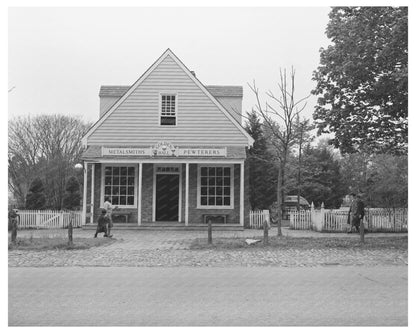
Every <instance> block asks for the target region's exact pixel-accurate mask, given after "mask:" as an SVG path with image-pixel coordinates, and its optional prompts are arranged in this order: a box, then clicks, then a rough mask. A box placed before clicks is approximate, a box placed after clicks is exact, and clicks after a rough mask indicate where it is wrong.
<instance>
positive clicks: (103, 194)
mask: <svg viewBox="0 0 416 333" xmlns="http://www.w3.org/2000/svg"><path fill="white" fill-rule="evenodd" d="M101 167H102V170H101V198H100V207H103V206H104V197H105V196H106V195H105V168H106V167H112V168H114V167H134V204H133V205H115V204H114V203H112V204H113V205H114V206H118V207H119V208H132V209H133V208H137V200H138V199H137V195H138V193H137V180H138V177H139V175H138V166H137V164H128V163H103V164H101Z"/></svg>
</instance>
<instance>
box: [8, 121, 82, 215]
mask: <svg viewBox="0 0 416 333" xmlns="http://www.w3.org/2000/svg"><path fill="white" fill-rule="evenodd" d="M88 127H89V124H85V123H84V122H82V121H81V120H80V119H79V118H74V117H69V116H63V115H40V116H36V117H30V116H28V117H18V118H15V119H12V120H10V121H9V142H8V148H9V151H8V164H9V180H8V183H9V189H10V190H11V191H12V193H13V194H14V195H15V197H16V199H17V201H18V203H19V206H24V200H25V199H24V198H25V197H26V194H27V192H28V188H29V185H30V183H31V182H32V180H33V179H35V178H37V177H39V178H41V179H42V181H43V183H44V186H45V194H46V200H47V206H48V207H49V208H55V209H60V208H61V205H62V199H63V196H64V193H65V183H66V180H67V178H68V177H69V176H71V175H72V174H73V166H74V164H75V163H76V162H77V161H78V159H79V156H80V154H81V150H82V147H81V138H82V136H83V134H84V132H85V131H86V130H87V128H88Z"/></svg>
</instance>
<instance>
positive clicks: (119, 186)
mask: <svg viewBox="0 0 416 333" xmlns="http://www.w3.org/2000/svg"><path fill="white" fill-rule="evenodd" d="M134 187H135V167H134V166H106V167H105V169H104V197H107V196H109V197H111V201H112V204H113V205H116V206H134V203H135V200H134V198H135V191H134Z"/></svg>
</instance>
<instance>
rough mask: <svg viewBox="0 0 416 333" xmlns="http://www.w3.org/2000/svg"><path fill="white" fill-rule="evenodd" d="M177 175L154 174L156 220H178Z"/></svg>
mask: <svg viewBox="0 0 416 333" xmlns="http://www.w3.org/2000/svg"><path fill="white" fill-rule="evenodd" d="M178 213H179V175H172V174H159V175H158V174H156V221H178V219H179V216H178Z"/></svg>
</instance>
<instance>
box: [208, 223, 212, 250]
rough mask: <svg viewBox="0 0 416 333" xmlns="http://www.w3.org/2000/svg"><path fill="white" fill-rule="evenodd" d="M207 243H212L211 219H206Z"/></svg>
mask: <svg viewBox="0 0 416 333" xmlns="http://www.w3.org/2000/svg"><path fill="white" fill-rule="evenodd" d="M208 244H212V223H211V219H209V220H208Z"/></svg>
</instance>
